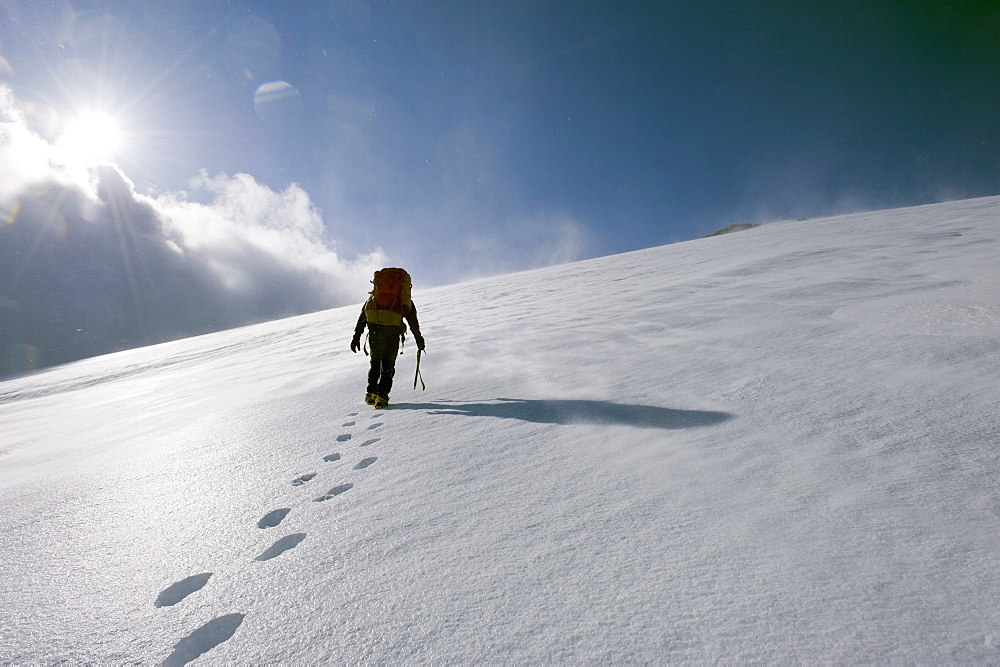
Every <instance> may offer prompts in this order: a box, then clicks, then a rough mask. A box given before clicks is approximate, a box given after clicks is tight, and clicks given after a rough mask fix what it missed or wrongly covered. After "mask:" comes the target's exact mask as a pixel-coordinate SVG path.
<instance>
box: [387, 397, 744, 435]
mask: <svg viewBox="0 0 1000 667" xmlns="http://www.w3.org/2000/svg"><path fill="white" fill-rule="evenodd" d="M392 409H393V410H427V411H428V412H429V413H430V414H432V415H463V416H466V417H497V418H500V419H519V420H521V421H526V422H535V423H537V424H613V425H620V426H637V427H639V428H662V429H681V428H696V427H699V426H714V425H715V424H721V423H722V422H724V421H727V420H729V419H732V418H733V415H731V414H729V413H726V412H707V411H704V410H675V409H672V408H659V407H655V406H652V405H622V404H620V403H610V402H608V401H584V400H551V401H540V400H527V399H519V398H501V399H497V402H493V403H457V402H453V401H441V402H436V403H394V404H392Z"/></svg>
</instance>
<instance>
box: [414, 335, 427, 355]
mask: <svg viewBox="0 0 1000 667" xmlns="http://www.w3.org/2000/svg"><path fill="white" fill-rule="evenodd" d="M413 340H415V341H417V349H418V350H420V351H421V352H423V351H424V337H423V336H421V335H420V334H418V333H415V334H413Z"/></svg>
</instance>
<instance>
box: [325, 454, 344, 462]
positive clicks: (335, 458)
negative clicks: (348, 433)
mask: <svg viewBox="0 0 1000 667" xmlns="http://www.w3.org/2000/svg"><path fill="white" fill-rule="evenodd" d="M323 460H324V461H326V462H327V463H329V462H330V461H339V460H340V452H337V453H336V454H327V455H326V456H324V457H323Z"/></svg>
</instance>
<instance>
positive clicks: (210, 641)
mask: <svg viewBox="0 0 1000 667" xmlns="http://www.w3.org/2000/svg"><path fill="white" fill-rule="evenodd" d="M357 416H358V413H357V412H352V413H351V414H349V415H348V417H349V418H351V419H349V420H348V421H346V422H345V423H344V424H343V425H342V428H351V427H354V426H357V422H356V421H354V419H353V418H354V417H357ZM376 417H377V415H376ZM376 417H372V419H375V418H376ZM384 425H385V424H384V422H375V423H373V424H370V425H369V426H368V427H367V428H366V429H365V430H366V431H377V430H378V429H380V428H382V426H384ZM351 435H352V434H351V433H342V434H341V435H338V436H337V438H336V441H337V442H340V443H346V442H349V441H350V440H351ZM379 441H381V438H369V439H368V440H365V441H364V442H362V443H361V444H359V445H358V447H370V446H372V445H374V444H376V443H377V442H379ZM342 460H344V459H343V456H342V454H341V453H340V452H333V453H331V454H327V455H326V456H324V457H323V462H324V463H336V462H338V461H342ZM376 461H378V457H377V456H366V457H364V458H362V459H360V460H358V461H357V463H355V464H354V466H352V470H365V469H367V468H369V467H371V466H372V465H374V464H375V462H376ZM340 467H341V466H338V469H339V468H340ZM320 474H321V473H318V472H309V473H306V474H304V475H299V476H298V477H296V478H295V479H293V480H291V485H292V486H296V487H297V486H305V485H307V484H308V483H309V482H311V481H312V480H314V479H315V478H316V477H318V476H319V475H320ZM353 488H354V483H353V482H346V481H342V482H340V483H339V484H337V485H335V486H334V487H333V488H331V489H330V490H328V491H327V492H326V493H324V494H322V495H320V496H319V497H317V498H314V499H313V502H316V503H321V502H326V501H328V500H332V499H334V498H336V497H337V496H339V495H341V494H343V493H347V492H348V491H350V490H351V489H353ZM291 511H292V509H291V508H290V507H282V508H279V509H274V510H271V511H270V512H268V513H267V514H265V515H264V516H262V517H261V518H260V520H259V521H258V522H257V528H258V529H260V530H267V529H270V528H277V527H278V526H279V525H281V522H282V521H284V520H285V518H286V517H287V516H288V515H289V513H290V512H291ZM305 539H306V534H305V533H291V534H289V535H285V536H284V537H282V538H280V539H278V540H277V541H275V542H274V543H273V544H272V545H271V546H269V547H268V548H267V549H265V550H264V551H263V552H261V553H260V555H258V556H257V557H256V558H254V561H257V562H261V561H268V560H271V559H273V558H278V557H279V556H281V555H282V554H283V553H285V552H286V551H290V550H292V549H294V548H295V547H297V546H298V545H299V544H301V543H302V542H303V540H305ZM212 576H213V573H212V572H202V573H201V574H195V575H192V576H190V577H186V578H184V579H181V580H180V581H177V582H175V583H173V584H171V585H170V586H167V587H166V588H165V589H163V590H162V591H161V592H160V594H159V595H158V596H157V598H156V600H155V601H154V602H153V606H154V607H158V608H159V607H172V606H174V605H176V604H179V603H181V602H182V601H183V600H184V599H185V598H187V597H188V596H190V595H193V594H194V593H197V592H198V591H200V590H201V589H202V588H204V587H205V586H206V585H207V584H208V582H209V580H210V579H211V578H212ZM244 618H246V614H225V615H223V616H219V617H217V618H214V619H212V620H211V621H209V622H208V623H206V624H205V625H203V626H201V627H200V628H198V629H197V630H195V631H194V632H192V633H191V634H189V635H188V636H187V637H184V638H183V639H181V640H180V641H179V642H177V643H176V644H175V645H174V648H173V652H172V653H171V654H170V655H169V656H168V657H167V659H166V660H165V661H164V662H163V665H186V664H187V663H189V662H191V661H192V660H195V659H196V658H198V657H200V656H202V655H204V654H205V653H208V652H209V651H211V650H212V649H213V648H215V647H216V646H218V645H220V644H222V643H224V642H226V641H229V639H230V638H232V636H233V635H234V634H236V631H237V630H238V629H239V627H240V625H241V624H242V623H243V620H244Z"/></svg>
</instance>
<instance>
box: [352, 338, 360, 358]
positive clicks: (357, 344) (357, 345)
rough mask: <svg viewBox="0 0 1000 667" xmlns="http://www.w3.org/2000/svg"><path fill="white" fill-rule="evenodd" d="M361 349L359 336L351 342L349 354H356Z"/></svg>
mask: <svg viewBox="0 0 1000 667" xmlns="http://www.w3.org/2000/svg"><path fill="white" fill-rule="evenodd" d="M360 349H361V336H355V337H354V340H352V341H351V352H354V353H355V354H356V353H357V351H358V350H360Z"/></svg>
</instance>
